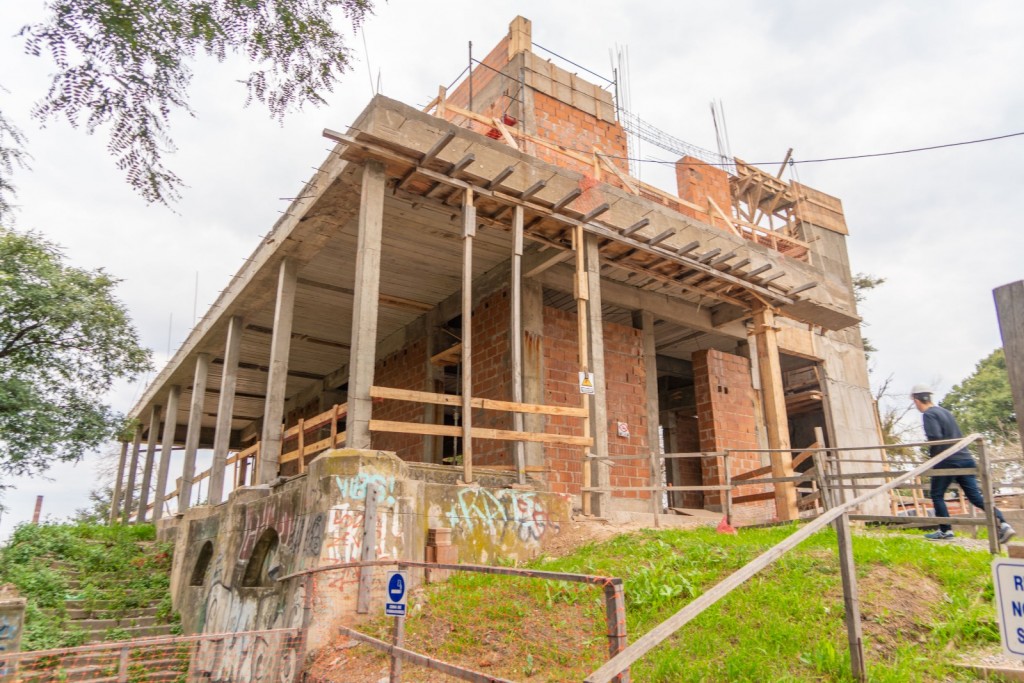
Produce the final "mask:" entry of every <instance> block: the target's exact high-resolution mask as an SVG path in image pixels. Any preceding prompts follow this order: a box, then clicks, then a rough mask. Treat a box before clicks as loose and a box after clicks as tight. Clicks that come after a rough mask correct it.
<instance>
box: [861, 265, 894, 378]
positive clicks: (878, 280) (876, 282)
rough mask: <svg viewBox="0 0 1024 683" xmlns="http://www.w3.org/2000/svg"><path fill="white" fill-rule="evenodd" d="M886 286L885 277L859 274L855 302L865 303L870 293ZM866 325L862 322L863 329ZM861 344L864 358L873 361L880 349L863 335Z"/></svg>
mask: <svg viewBox="0 0 1024 683" xmlns="http://www.w3.org/2000/svg"><path fill="white" fill-rule="evenodd" d="M884 284H885V278H884V277H878V276H876V275H872V274H871V273H857V274H856V275H854V276H853V299H854V301H856V302H857V303H858V304H859V303H863V302H864V300H865V299H866V298H867V295H868V292H870V291H871V290H872V289H874V288H875V287H879V286H881V285H884ZM865 325H867V323H864V322H862V323H861V328H862V329H863V327H864V326H865ZM861 343H862V344H863V345H864V357H865V358H867V359H868V360H871V354H872V353H875V352H876V351H878V349H877V348H875V345H874V344H872V343H871V341H870V340H869V339H868V338H867V337H865V336H864V335H863V334H862V335H861ZM887 381H888V380H887Z"/></svg>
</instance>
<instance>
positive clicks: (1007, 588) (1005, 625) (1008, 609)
mask: <svg viewBox="0 0 1024 683" xmlns="http://www.w3.org/2000/svg"><path fill="white" fill-rule="evenodd" d="M992 580H993V583H994V585H995V593H996V615H997V616H998V618H999V637H1000V640H1002V642H1003V650H1004V651H1005V652H1006V653H1007V654H1009V655H1010V656H1011V657H1024V559H1015V558H1012V557H1011V558H1006V557H997V558H996V559H995V560H993V561H992Z"/></svg>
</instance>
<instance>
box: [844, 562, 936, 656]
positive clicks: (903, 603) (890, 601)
mask: <svg viewBox="0 0 1024 683" xmlns="http://www.w3.org/2000/svg"><path fill="white" fill-rule="evenodd" d="M857 588H858V590H859V592H860V613H861V627H862V628H863V630H864V635H865V645H866V646H867V647H869V648H871V650H872V651H873V652H875V653H878V654H880V655H890V654H892V653H893V652H894V651H895V650H896V649H897V648H898V647H900V646H901V645H906V644H907V643H908V642H915V641H916V642H921V643H923V642H925V640H926V639H927V637H928V634H929V633H930V631H931V627H932V624H933V623H934V615H935V608H936V606H937V605H939V604H940V603H941V602H942V601H943V600H944V599H945V593H944V592H943V590H942V588H940V586H939V584H938V583H937V582H936V581H935V580H934V579H932V578H931V577H928V576H922V575H921V574H918V573H915V572H914V571H913V570H912V569H910V568H909V567H904V566H900V565H897V566H891V567H890V566H887V565H872V566H871V568H870V569H869V570H868V573H867V576H863V577H858V579H857ZM841 590H842V589H840V594H839V599H840V600H842V593H841Z"/></svg>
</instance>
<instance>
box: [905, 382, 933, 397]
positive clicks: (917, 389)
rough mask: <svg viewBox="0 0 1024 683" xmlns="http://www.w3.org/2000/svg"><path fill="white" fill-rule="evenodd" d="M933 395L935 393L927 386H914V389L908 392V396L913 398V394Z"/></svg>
mask: <svg viewBox="0 0 1024 683" xmlns="http://www.w3.org/2000/svg"><path fill="white" fill-rule="evenodd" d="M934 393H935V392H934V391H932V388H931V387H930V386H928V385H927V384H915V385H914V388H913V389H911V390H910V395H911V396H913V395H915V394H934Z"/></svg>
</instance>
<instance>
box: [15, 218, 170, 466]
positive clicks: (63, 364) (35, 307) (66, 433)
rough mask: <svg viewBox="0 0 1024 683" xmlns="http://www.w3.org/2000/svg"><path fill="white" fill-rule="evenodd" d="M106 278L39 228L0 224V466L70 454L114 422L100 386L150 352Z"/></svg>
mask: <svg viewBox="0 0 1024 683" xmlns="http://www.w3.org/2000/svg"><path fill="white" fill-rule="evenodd" d="M116 284H117V280H115V279H113V278H112V277H110V276H109V275H107V274H106V273H105V272H103V270H96V271H88V270H84V269H80V268H75V267H72V266H70V265H67V264H66V263H65V262H64V257H63V255H62V254H61V252H60V250H59V249H58V247H57V246H56V245H54V244H52V243H50V242H48V241H46V240H44V239H43V238H42V237H40V236H39V235H36V234H33V233H26V234H21V233H17V232H14V231H12V230H8V229H5V228H0V473H2V474H4V475H10V474H33V473H39V472H42V471H44V470H46V468H47V467H48V466H49V465H50V463H51V462H54V461H72V462H74V461H77V460H79V459H80V458H81V457H82V456H83V455H84V454H85V453H86V452H87V451H89V450H91V449H94V448H96V447H98V446H99V445H100V444H102V443H103V442H104V441H106V440H108V439H110V438H113V437H114V436H116V435H118V434H119V433H120V432H121V430H122V429H123V422H124V421H123V419H122V418H121V416H119V415H118V414H116V413H115V412H114V411H113V410H111V409H110V407H108V406H107V405H105V404H104V402H103V399H104V394H105V393H106V392H107V391H108V390H109V389H110V387H111V385H112V384H113V382H114V380H116V379H118V378H133V377H135V376H137V375H138V374H139V373H141V372H143V371H144V370H146V369H148V368H149V366H150V361H149V351H147V350H146V349H143V348H142V347H141V346H140V344H139V338H138V333H137V332H136V330H135V328H134V327H133V325H132V324H131V322H130V320H129V319H128V314H127V311H126V310H125V307H124V305H123V304H122V303H121V302H120V301H118V300H117V299H116V298H115V297H114V287H115V285H116Z"/></svg>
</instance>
